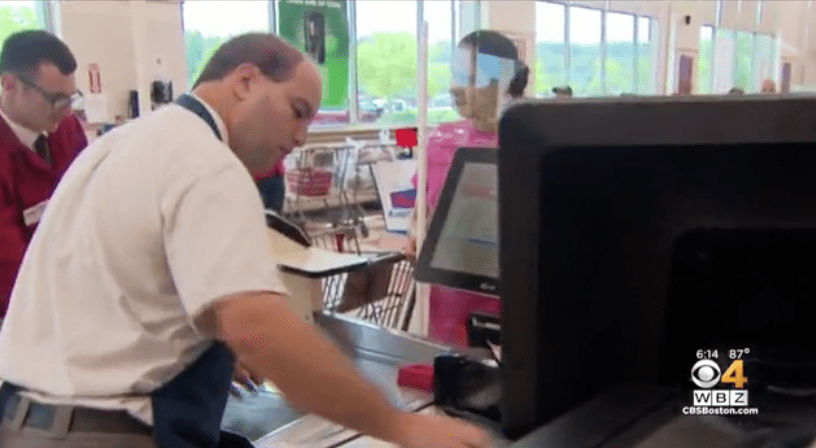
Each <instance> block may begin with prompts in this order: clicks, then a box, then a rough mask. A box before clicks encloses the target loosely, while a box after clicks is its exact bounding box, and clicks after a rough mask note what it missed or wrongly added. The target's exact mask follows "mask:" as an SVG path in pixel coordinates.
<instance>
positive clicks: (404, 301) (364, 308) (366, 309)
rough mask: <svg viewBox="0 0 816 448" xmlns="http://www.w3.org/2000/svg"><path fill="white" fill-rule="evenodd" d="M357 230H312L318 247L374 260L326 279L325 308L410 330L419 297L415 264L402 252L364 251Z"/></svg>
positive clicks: (324, 287)
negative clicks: (364, 265) (415, 301)
mask: <svg viewBox="0 0 816 448" xmlns="http://www.w3.org/2000/svg"><path fill="white" fill-rule="evenodd" d="M357 230H358V229H357V228H356V227H354V226H349V227H346V228H345V229H327V230H324V231H320V232H313V233H312V234H310V238H311V240H312V244H314V245H316V246H318V247H322V248H324V249H329V250H334V251H339V252H352V253H357V254H359V255H362V256H365V257H368V258H369V260H370V262H369V264H368V265H367V266H366V267H365V268H363V269H359V270H355V271H352V272H344V273H341V274H336V275H332V276H329V277H326V278H325V279H323V282H322V290H323V309H324V310H325V311H328V312H330V313H339V314H345V315H349V316H352V317H356V318H358V319H361V320H365V321H368V322H371V323H373V324H376V325H379V326H383V327H388V328H394V329H399V330H402V331H406V330H407V329H408V324H409V323H410V319H411V313H412V310H413V303H414V300H415V290H414V288H415V283H414V265H413V263H412V262H411V261H410V260H408V259H407V258H406V257H405V255H404V254H403V253H401V252H364V251H360V246H359V238H358V237H357V236H356V235H355V233H356V231H357Z"/></svg>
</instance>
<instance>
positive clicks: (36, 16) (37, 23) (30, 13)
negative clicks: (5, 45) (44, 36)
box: [0, 0, 50, 42]
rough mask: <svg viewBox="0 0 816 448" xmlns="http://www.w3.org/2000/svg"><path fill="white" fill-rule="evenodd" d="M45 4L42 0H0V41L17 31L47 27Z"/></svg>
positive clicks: (48, 26)
mask: <svg viewBox="0 0 816 448" xmlns="http://www.w3.org/2000/svg"><path fill="white" fill-rule="evenodd" d="M47 6H48V5H47V3H46V2H44V1H18V0H4V1H0V42H5V40H6V38H7V37H9V36H10V35H12V34H14V33H16V32H18V31H23V30H29V29H49V28H50V24H49V23H48V20H47V11H46V8H47Z"/></svg>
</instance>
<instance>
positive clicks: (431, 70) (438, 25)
mask: <svg viewBox="0 0 816 448" xmlns="http://www.w3.org/2000/svg"><path fill="white" fill-rule="evenodd" d="M457 9H458V8H457ZM452 10H453V8H451V2H447V1H439V0H436V1H426V2H423V4H422V14H423V17H424V19H425V21H426V22H428V122H429V123H442V122H447V121H455V120H458V119H459V118H460V117H459V113H458V112H457V111H456V109H454V107H453V98H452V97H451V94H450V82H451V68H450V66H451V59H452V57H453V45H454V42H456V38H457V37H456V35H455V33H454V23H453V22H454V16H453V12H452Z"/></svg>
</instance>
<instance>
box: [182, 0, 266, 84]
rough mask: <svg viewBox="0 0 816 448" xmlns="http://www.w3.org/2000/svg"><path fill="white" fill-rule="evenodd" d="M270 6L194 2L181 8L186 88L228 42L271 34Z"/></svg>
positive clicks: (225, 0)
mask: <svg viewBox="0 0 816 448" xmlns="http://www.w3.org/2000/svg"><path fill="white" fill-rule="evenodd" d="M270 5H271V3H269V2H266V1H257V0H221V1H210V0H195V1H185V2H184V3H183V4H182V17H183V19H182V20H183V24H184V45H185V54H186V57H187V86H188V87H192V86H193V83H195V81H196V79H198V75H200V74H201V70H202V69H203V68H204V65H205V64H206V63H207V61H209V59H210V57H211V56H212V55H213V53H215V50H217V49H218V47H219V46H221V44H222V43H224V42H225V41H227V40H228V39H229V38H231V37H234V36H236V35H238V34H242V33H246V32H250V31H266V32H268V31H270V30H271V27H270V20H269V17H270V16H269V7H270Z"/></svg>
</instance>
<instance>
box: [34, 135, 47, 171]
mask: <svg viewBox="0 0 816 448" xmlns="http://www.w3.org/2000/svg"><path fill="white" fill-rule="evenodd" d="M34 151H36V152H37V155H38V156H40V157H41V158H42V159H43V160H44V161H45V163H46V164H48V165H51V151H49V150H48V138H46V137H45V135H41V136H39V137H38V138H37V140H35V141H34Z"/></svg>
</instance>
